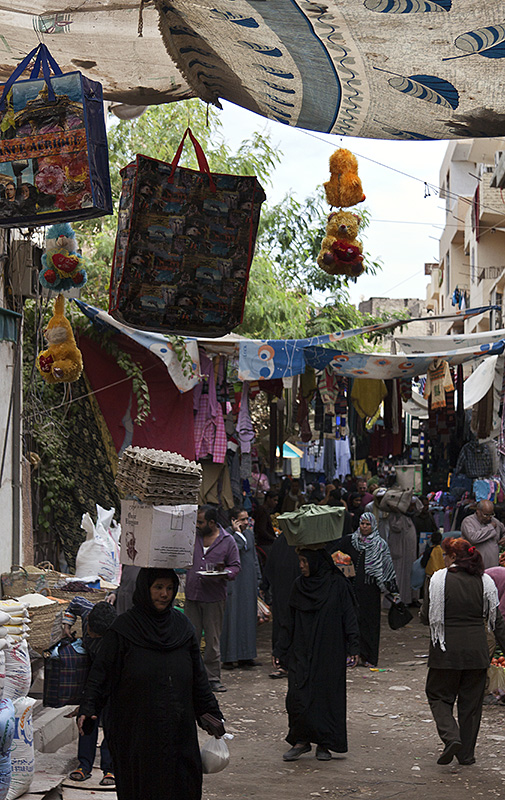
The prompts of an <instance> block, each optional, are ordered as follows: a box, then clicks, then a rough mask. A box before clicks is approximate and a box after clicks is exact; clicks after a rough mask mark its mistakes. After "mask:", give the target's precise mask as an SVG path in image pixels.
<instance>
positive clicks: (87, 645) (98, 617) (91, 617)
mask: <svg viewBox="0 0 505 800" xmlns="http://www.w3.org/2000/svg"><path fill="white" fill-rule="evenodd" d="M116 616H117V614H116V609H115V608H114V606H112V605H111V604H110V603H106V602H105V601H103V602H100V603H96V604H93V603H92V602H91V601H90V600H87V599H86V598H84V597H74V598H73V600H72V601H71V602H70V604H69V606H68V608H67V610H66V611H65V612H64V614H63V624H62V632H63V635H64V636H71V635H72V626H73V625H74V623H75V621H76V619H77V617H80V618H81V621H82V643H83V646H84V649H85V650H86V652H87V654H88V656H89V659H90V662H93V660H94V658H95V656H96V654H97V652H98V650H99V648H100V645H101V642H102V637H103V635H104V633H105V631H106V630H108V628H110V626H111V625H112V623H113V622H114V620H115V619H116ZM76 711H77V709H76ZM73 715H74V714H72V715H70V716H73ZM99 723H100V719H98V720H97V724H96V725H95V728H94V730H93V731H92V732H91V733H89V734H85V735H83V736H79V744H78V748H77V758H78V759H79V766H78V768H77V769H75V770H73V772H71V773H70V775H69V777H70V779H71V780H73V781H79V782H81V781H86V780H88V778H90V777H91V771H92V769H93V763H94V761H95V753H96V745H97V741H98V726H99ZM100 769H101V770H102V772H103V778H102V780H101V781H100V786H114V785H115V783H116V781H115V778H114V768H113V766H112V758H111V755H110V752H109V747H108V745H107V741H106V739H105V736H104V738H103V740H102V743H101V745H100Z"/></svg>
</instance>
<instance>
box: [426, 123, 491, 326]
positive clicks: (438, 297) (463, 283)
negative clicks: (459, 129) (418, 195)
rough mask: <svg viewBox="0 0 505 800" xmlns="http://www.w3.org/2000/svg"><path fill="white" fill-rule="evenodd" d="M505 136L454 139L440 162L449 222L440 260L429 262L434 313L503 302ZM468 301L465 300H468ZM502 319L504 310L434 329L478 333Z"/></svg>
mask: <svg viewBox="0 0 505 800" xmlns="http://www.w3.org/2000/svg"><path fill="white" fill-rule="evenodd" d="M503 151H505V138H495V139H468V140H464V141H453V142H450V143H449V145H448V147H447V150H446V153H445V156H444V160H443V162H442V165H441V168H440V196H441V197H442V198H443V199H444V200H445V209H446V218H445V226H444V231H443V233H442V236H441V237H440V244H439V262H438V264H431V265H426V267H427V268H428V269H426V270H425V271H426V272H427V273H428V274H429V275H430V277H431V281H430V284H429V286H428V289H427V297H426V306H427V308H428V309H429V310H431V311H432V313H434V314H450V313H451V312H455V311H457V310H458V308H459V307H460V306H459V305H457V304H455V303H454V301H453V298H454V297H455V293H456V294H457V293H459V294H460V295H463V296H464V297H465V304H464V305H465V306H466V307H467V308H470V307H476V306H484V305H490V304H495V303H497V304H498V305H500V306H501V305H502V298H503V293H504V289H505V199H504V198H503V196H502V191H501V189H500V188H498V187H497V185H496V181H495V170H496V165H497V163H498V162H499V160H500V157H501V155H502V152H503ZM463 307H464V306H463ZM501 324H502V313H501V310H500V311H497V312H496V313H493V314H491V315H490V314H489V313H486V314H481V315H479V316H477V317H473V318H471V319H468V320H466V321H464V320H463V319H456V320H451V321H447V322H442V323H437V324H436V325H435V327H436V330H435V331H434V333H437V334H439V335H440V334H446V333H463V332H466V333H476V332H479V331H486V330H489V328H490V327H491V328H494V329H496V328H498V327H501Z"/></svg>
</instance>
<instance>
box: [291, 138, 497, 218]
mask: <svg viewBox="0 0 505 800" xmlns="http://www.w3.org/2000/svg"><path fill="white" fill-rule="evenodd" d="M299 130H300V131H301V132H302V133H304V134H305V135H306V136H311V137H312V138H313V139H317V140H318V141H319V142H324V144H327V145H328V146H330V147H334V146H335V145H334V142H329V141H327V140H326V139H322V138H321V137H320V136H317V135H316V134H315V133H312V132H311V131H307V130H304V129H303V128H300V129H299ZM330 135H331V134H330ZM338 138H339V139H340V141H341V142H344V140H343V138H342V137H338ZM493 138H494V139H496V140H497V141H498V140H499V139H500V138H501V137H497V136H495V137H493ZM354 155H355V156H357V158H361V159H362V160H364V161H370V162H371V163H372V164H376V165H377V166H379V167H384V169H389V170H390V171H391V172H396V173H397V174H398V175H403V177H404V178H410V179H411V180H413V181H418V182H419V183H422V184H423V185H424V186H428V187H429V188H430V189H433V191H434V192H435V193H436V194H438V195H440V196H442V192H441V190H440V187H439V186H437V185H435V184H434V183H430V182H429V181H425V180H424V179H423V178H418V177H417V175H410V174H409V173H408V172H404V171H403V170H401V169H397V168H396V167H391V166H390V165H389V164H384V163H383V162H382V161H377V160H376V159H374V158H370V156H364V155H360V154H359V153H356V152H354ZM477 180H478V181H479V182H480V181H481V180H482V179H481V178H477ZM443 194H444V197H449V198H452V199H453V200H461V201H462V202H464V203H467V204H468V205H470V204H471V203H472V202H473V198H471V197H466V196H465V195H460V194H457V193H456V192H452V191H451V190H450V189H449V190H448V191H447V190H446V189H444V190H443ZM425 196H427V195H425ZM482 208H484V209H486V210H488V211H494V210H495V209H494V208H492V206H482V205H481V209H482Z"/></svg>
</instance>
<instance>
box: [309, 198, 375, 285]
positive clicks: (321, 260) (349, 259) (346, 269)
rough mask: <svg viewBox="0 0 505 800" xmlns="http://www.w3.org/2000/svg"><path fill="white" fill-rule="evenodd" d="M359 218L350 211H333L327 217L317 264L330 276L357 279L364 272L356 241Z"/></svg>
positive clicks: (359, 246)
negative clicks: (345, 276)
mask: <svg viewBox="0 0 505 800" xmlns="http://www.w3.org/2000/svg"><path fill="white" fill-rule="evenodd" d="M360 223H361V217H360V216H359V215H358V214H353V213H351V212H350V211H342V210H341V211H334V212H333V213H331V214H330V216H329V217H328V223H327V225H326V236H325V237H324V239H323V241H322V244H321V250H320V252H319V255H318V257H317V263H318V265H319V266H320V267H321V269H324V271H325V272H328V273H329V274H330V275H348V276H349V277H350V278H357V277H358V275H361V273H362V272H363V271H364V269H365V268H364V266H363V256H362V255H361V254H362V252H363V247H362V245H361V242H359V241H358V240H357V239H356V236H357V235H358V228H359V226H360Z"/></svg>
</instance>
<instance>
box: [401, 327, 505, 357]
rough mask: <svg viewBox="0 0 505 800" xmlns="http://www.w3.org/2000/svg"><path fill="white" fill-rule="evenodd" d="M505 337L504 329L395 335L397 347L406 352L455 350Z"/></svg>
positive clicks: (496, 340)
mask: <svg viewBox="0 0 505 800" xmlns="http://www.w3.org/2000/svg"><path fill="white" fill-rule="evenodd" d="M501 339H505V329H503V328H501V329H500V330H498V331H484V332H482V333H466V334H465V333H461V334H459V333H458V334H451V335H448V336H395V342H396V343H397V345H398V347H399V348H400V349H401V350H402V351H403V352H404V353H407V354H410V353H429V352H433V353H435V352H437V351H438V352H440V351H441V350H456V349H458V348H461V347H479V346H480V345H481V344H491V343H492V342H499V341H501Z"/></svg>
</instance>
